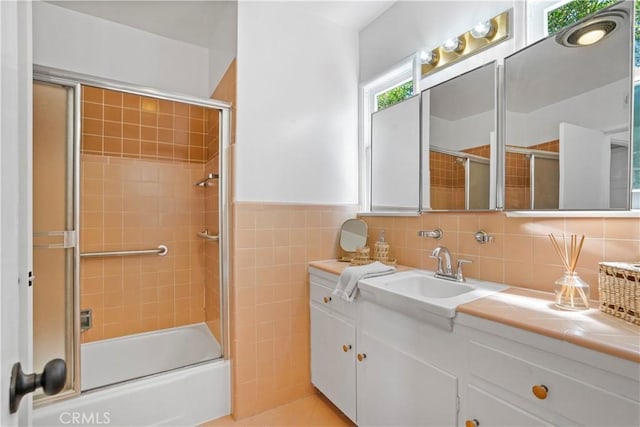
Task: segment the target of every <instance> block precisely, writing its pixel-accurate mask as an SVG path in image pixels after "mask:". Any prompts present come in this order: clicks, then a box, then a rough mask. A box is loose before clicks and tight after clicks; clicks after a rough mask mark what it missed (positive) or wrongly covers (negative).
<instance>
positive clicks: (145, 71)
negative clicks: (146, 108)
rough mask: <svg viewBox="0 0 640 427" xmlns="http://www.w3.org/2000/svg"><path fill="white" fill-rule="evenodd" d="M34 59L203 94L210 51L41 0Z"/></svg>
mask: <svg viewBox="0 0 640 427" xmlns="http://www.w3.org/2000/svg"><path fill="white" fill-rule="evenodd" d="M33 61H34V63H35V64H39V65H46V66H50V67H55V68H60V69H64V70H69V71H74V72H78V73H84V74H90V75H92V76H97V77H102V78H108V79H113V80H119V81H122V82H126V83H133V84H138V85H143V86H147V87H150V88H155V89H162V90H166V91H170V92H176V93H183V94H188V95H194V96H199V97H205V98H208V97H209V95H210V94H211V92H210V91H209V83H210V82H209V51H208V49H206V48H203V47H200V46H195V45H192V44H188V43H184V42H179V41H176V40H172V39H169V38H166V37H161V36H158V35H155V34H151V33H148V32H145V31H141V30H137V29H134V28H132V27H128V26H126V25H122V24H117V23H114V22H111V21H107V20H104V19H100V18H96V17H93V16H90V15H85V14H83V13H79V12H75V11H71V10H68V9H65V8H62V7H59V6H54V5H52V4H48V3H43V2H34V4H33Z"/></svg>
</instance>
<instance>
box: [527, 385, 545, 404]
mask: <svg viewBox="0 0 640 427" xmlns="http://www.w3.org/2000/svg"><path fill="white" fill-rule="evenodd" d="M531 391H532V392H533V394H534V395H535V396H536V397H537V398H538V399H540V400H544V399H546V398H547V393H549V388H548V387H547V386H546V385H544V384H536V385H534V386H533V387H531Z"/></svg>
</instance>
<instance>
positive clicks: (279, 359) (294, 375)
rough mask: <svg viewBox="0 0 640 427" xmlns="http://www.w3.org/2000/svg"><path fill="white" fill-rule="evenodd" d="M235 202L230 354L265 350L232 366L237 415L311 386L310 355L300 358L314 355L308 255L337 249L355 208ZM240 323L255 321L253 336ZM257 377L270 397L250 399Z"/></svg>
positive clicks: (304, 391)
mask: <svg viewBox="0 0 640 427" xmlns="http://www.w3.org/2000/svg"><path fill="white" fill-rule="evenodd" d="M234 208H235V214H234V215H235V220H236V224H237V228H236V233H237V234H236V236H235V238H234V245H235V249H234V258H233V259H234V266H233V269H234V274H233V284H232V287H233V288H234V289H235V290H236V291H235V292H233V298H231V300H232V309H231V311H232V312H234V313H235V316H234V319H233V321H232V325H231V328H232V331H231V334H232V338H233V348H232V354H238V355H242V354H243V353H244V352H245V351H247V349H248V348H255V349H256V352H257V353H258V354H259V356H258V357H257V359H256V361H255V362H251V363H255V365H249V366H248V367H237V368H234V372H233V384H234V387H233V390H234V393H233V399H234V404H233V407H234V416H235V417H237V418H243V417H246V416H248V415H251V414H254V413H257V412H259V411H261V410H265V409H267V408H270V407H273V406H274V405H277V404H280V403H284V402H287V401H290V400H292V399H297V398H299V397H302V396H305V395H307V394H308V393H310V392H311V391H312V388H311V386H310V385H309V373H308V369H309V364H308V361H307V362H296V359H299V358H302V359H304V358H308V351H306V353H305V352H304V351H303V352H302V353H304V354H302V353H301V351H302V349H303V347H304V345H305V344H304V343H305V342H308V341H309V326H308V318H309V307H308V300H309V284H308V279H307V263H308V262H309V261H310V260H311V258H310V257H313V258H316V257H317V258H320V259H326V258H331V257H336V256H337V252H338V239H337V236H338V233H339V227H340V225H341V224H342V222H343V221H344V220H345V219H346V218H348V217H353V216H354V214H355V211H356V209H357V208H356V207H355V206H352V207H347V208H344V207H331V206H297V205H282V204H272V205H271V204H262V203H255V204H254V203H240V204H238V203H236V204H235V205H234ZM242 327H251V328H253V330H255V338H254V336H253V335H250V336H248V335H247V333H246V332H243V331H242V330H240V328H242ZM247 341H248V342H247ZM294 343H296V344H295V349H296V350H295V351H293V345H294ZM301 343H302V344H301ZM299 350H300V351H299ZM240 357H241V356H240ZM254 366H255V367H254ZM253 384H255V385H256V387H257V390H258V392H259V395H260V396H262V395H268V396H270V397H269V398H268V399H267V398H264V399H256V400H255V401H254V402H253V403H251V402H252V399H251V396H247V393H252V392H253V390H254V389H253V386H250V387H245V386H246V385H253ZM245 390H248V391H245ZM240 402H242V403H240ZM247 402H249V403H247Z"/></svg>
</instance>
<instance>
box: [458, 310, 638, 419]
mask: <svg viewBox="0 0 640 427" xmlns="http://www.w3.org/2000/svg"><path fill="white" fill-rule="evenodd" d="M459 317H460V321H461V322H460V323H467V322H470V323H471V324H473V327H472V328H469V327H467V326H460V327H459V328H458V330H459V332H460V333H461V334H462V335H464V336H466V338H467V343H466V346H467V351H466V352H465V354H466V355H467V357H468V359H467V363H466V366H467V367H468V372H467V378H466V381H465V382H466V385H465V387H464V395H463V396H462V414H461V419H463V420H464V422H465V425H468V426H469V427H472V426H473V425H476V424H478V425H485V426H487V425H492V426H493V425H502V426H512V425H606V426H630V425H640V402H639V400H640V378H639V377H640V371H639V370H638V364H637V363H633V362H630V361H627V360H624V359H619V358H616V357H613V356H610V355H607V354H604V353H598V352H594V351H592V350H588V349H585V348H580V347H577V346H574V345H572V344H569V343H567V342H564V341H560V340H555V339H553V338H549V337H546V336H541V335H537V334H533V333H529V332H526V331H522V330H518V329H515V328H511V327H508V326H505V325H502V324H496V323H494V322H489V321H485V320H483V319H477V318H474V317H471V316H465V315H461V316H459ZM467 423H468V424H467Z"/></svg>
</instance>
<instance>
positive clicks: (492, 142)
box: [421, 61, 497, 210]
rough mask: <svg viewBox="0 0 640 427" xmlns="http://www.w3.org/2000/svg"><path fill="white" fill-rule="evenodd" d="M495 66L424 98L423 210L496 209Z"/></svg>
mask: <svg viewBox="0 0 640 427" xmlns="http://www.w3.org/2000/svg"><path fill="white" fill-rule="evenodd" d="M496 117H497V116H496V63H495V61H494V62H491V63H489V64H486V65H483V66H481V67H478V68H476V69H474V70H472V71H469V72H467V73H465V74H461V75H459V76H456V77H454V78H452V79H450V80H447V81H445V82H444V83H440V84H438V85H437V86H434V87H432V88H430V89H427V90H425V91H423V92H422V153H423V154H422V155H423V162H422V179H423V185H422V206H421V210H429V209H432V210H486V209H495V208H496V196H495V188H496V185H495V177H496V120H497V118H496Z"/></svg>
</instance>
